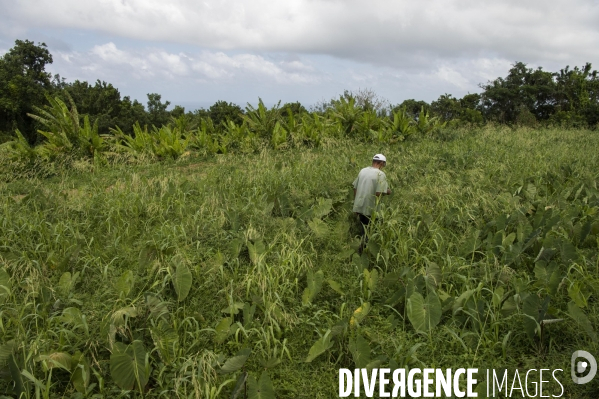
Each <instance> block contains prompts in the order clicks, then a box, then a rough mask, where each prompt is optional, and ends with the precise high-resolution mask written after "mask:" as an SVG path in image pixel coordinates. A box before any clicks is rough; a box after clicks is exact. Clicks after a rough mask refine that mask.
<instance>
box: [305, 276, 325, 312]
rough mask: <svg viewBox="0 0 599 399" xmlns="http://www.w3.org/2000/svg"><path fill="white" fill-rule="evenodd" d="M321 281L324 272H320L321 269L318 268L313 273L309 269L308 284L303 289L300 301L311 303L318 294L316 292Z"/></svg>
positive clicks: (318, 290)
mask: <svg viewBox="0 0 599 399" xmlns="http://www.w3.org/2000/svg"><path fill="white" fill-rule="evenodd" d="M323 281H324V273H323V272H322V270H319V271H317V272H316V273H313V272H312V271H311V270H310V271H308V275H307V282H308V286H307V287H306V289H304V293H303V295H302V303H303V304H304V305H307V304H309V303H312V301H313V300H314V298H316V295H318V293H319V292H320V290H321V289H322V283H323Z"/></svg>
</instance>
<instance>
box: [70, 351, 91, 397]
mask: <svg viewBox="0 0 599 399" xmlns="http://www.w3.org/2000/svg"><path fill="white" fill-rule="evenodd" d="M71 367H72V373H73V377H72V381H73V385H74V386H75V389H76V390H77V392H80V393H83V394H85V393H86V392H87V386H88V385H89V380H90V377H91V369H90V367H89V361H88V360H87V358H86V357H85V356H84V355H83V354H82V353H81V352H75V354H74V355H73V357H72V366H71Z"/></svg>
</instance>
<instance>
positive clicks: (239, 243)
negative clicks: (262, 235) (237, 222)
mask: <svg viewBox="0 0 599 399" xmlns="http://www.w3.org/2000/svg"><path fill="white" fill-rule="evenodd" d="M228 246H229V248H228V249H229V255H230V256H231V258H232V259H237V258H238V257H239V253H240V252H241V248H242V247H243V240H241V239H240V238H235V239H233V240H231V241H229V245H228Z"/></svg>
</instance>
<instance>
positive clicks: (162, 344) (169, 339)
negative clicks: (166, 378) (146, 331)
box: [150, 319, 179, 364]
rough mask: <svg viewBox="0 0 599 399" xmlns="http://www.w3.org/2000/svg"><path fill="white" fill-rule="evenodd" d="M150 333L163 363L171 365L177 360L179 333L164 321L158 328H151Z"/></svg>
mask: <svg viewBox="0 0 599 399" xmlns="http://www.w3.org/2000/svg"><path fill="white" fill-rule="evenodd" d="M150 333H151V334H152V340H153V341H154V345H155V346H156V349H158V354H159V355H160V358H161V359H162V361H163V362H164V363H165V364H171V363H172V362H173V361H174V360H175V358H176V356H177V352H178V349H179V335H178V334H177V331H175V329H174V328H173V327H171V326H170V325H169V324H168V323H167V322H166V321H165V320H163V319H162V320H160V321H159V322H158V324H157V325H156V326H154V327H152V328H150Z"/></svg>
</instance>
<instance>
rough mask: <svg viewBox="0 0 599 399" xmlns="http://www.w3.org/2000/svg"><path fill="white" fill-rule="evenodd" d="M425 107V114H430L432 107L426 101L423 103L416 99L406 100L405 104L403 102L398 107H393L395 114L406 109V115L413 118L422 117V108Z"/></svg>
mask: <svg viewBox="0 0 599 399" xmlns="http://www.w3.org/2000/svg"><path fill="white" fill-rule="evenodd" d="M423 107H424V112H429V111H430V105H429V104H428V103H427V102H426V101H422V100H419V101H417V100H414V99H409V100H404V102H402V103H401V104H399V105H396V106H395V107H393V112H397V111H398V110H400V109H402V108H403V109H405V111H406V113H407V114H408V115H409V116H411V117H412V118H417V117H418V115H420V111H421V110H422V108H423Z"/></svg>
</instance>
